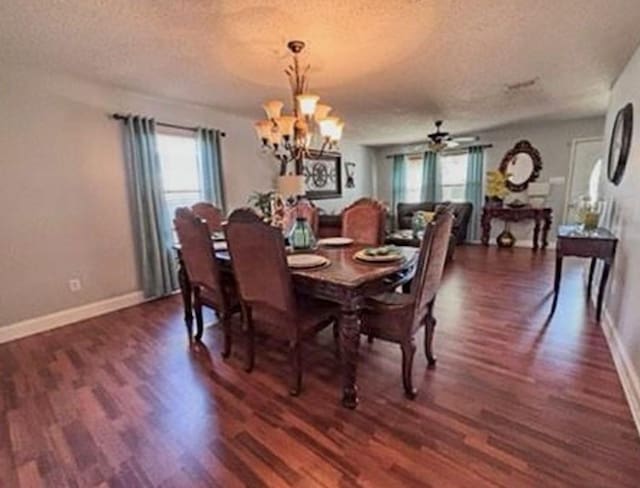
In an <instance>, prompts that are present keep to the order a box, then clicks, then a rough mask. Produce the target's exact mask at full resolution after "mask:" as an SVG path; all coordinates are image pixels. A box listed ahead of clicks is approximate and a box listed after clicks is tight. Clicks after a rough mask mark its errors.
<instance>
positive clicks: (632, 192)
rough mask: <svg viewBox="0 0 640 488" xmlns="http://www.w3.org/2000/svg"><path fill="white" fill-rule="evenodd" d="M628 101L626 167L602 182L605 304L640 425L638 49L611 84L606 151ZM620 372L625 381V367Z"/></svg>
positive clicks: (639, 140) (639, 125) (639, 119)
mask: <svg viewBox="0 0 640 488" xmlns="http://www.w3.org/2000/svg"><path fill="white" fill-rule="evenodd" d="M628 102H632V103H633V108H634V112H635V113H634V127H633V140H632V145H631V152H630V154H629V160H628V163H627V168H626V172H625V174H624V177H623V179H622V182H621V183H620V185H619V186H614V185H613V184H611V183H610V182H609V181H608V180H607V179H606V175H604V174H603V179H602V182H601V189H602V192H603V194H604V197H605V198H606V199H607V200H608V203H609V205H610V208H611V214H610V216H609V218H608V221H607V222H606V224H607V225H608V227H610V228H611V230H612V231H613V232H614V233H615V234H616V235H617V236H618V238H619V239H620V241H619V243H618V250H617V256H616V260H615V263H614V267H613V272H612V275H611V279H610V285H609V289H608V293H607V296H606V301H605V308H606V312H607V315H608V318H609V319H610V321H611V325H612V326H613V327H614V330H615V336H616V338H617V344H618V345H619V346H620V348H621V350H622V351H621V356H622V358H623V363H624V364H626V366H627V370H626V371H627V378H628V379H629V384H628V385H627V393H629V385H632V386H631V388H632V389H633V391H635V403H634V400H633V399H632V398H630V400H631V401H630V403H631V404H632V410H634V405H635V413H636V415H637V417H636V422H638V428H639V429H640V309H639V308H638V298H639V297H640V50H638V51H636V53H635V54H634V56H633V57H632V58H631V60H630V61H629V64H628V65H627V66H626V68H625V69H624V71H623V73H622V74H621V75H620V77H619V78H618V80H617V82H616V84H615V85H614V88H613V91H612V94H611V100H610V104H609V110H608V112H607V119H606V125H605V127H606V129H605V134H606V136H605V140H606V143H607V148H606V152H605V154H608V142H609V141H608V139H609V137H610V134H611V129H612V127H613V122H614V119H615V116H616V114H617V112H618V110H619V109H620V108H622V107H623V106H624V105H626V104H627V103H628ZM614 356H615V355H614ZM622 376H623V381H624V372H623V374H622Z"/></svg>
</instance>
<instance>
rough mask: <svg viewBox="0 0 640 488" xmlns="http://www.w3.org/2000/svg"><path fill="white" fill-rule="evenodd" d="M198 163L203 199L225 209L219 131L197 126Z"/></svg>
mask: <svg viewBox="0 0 640 488" xmlns="http://www.w3.org/2000/svg"><path fill="white" fill-rule="evenodd" d="M196 142H197V151H198V163H199V164H200V171H201V172H202V180H203V185H204V186H203V190H204V199H205V200H206V201H208V202H211V203H213V204H215V205H216V206H217V207H219V208H221V209H222V210H223V212H224V210H225V198H224V186H223V184H222V157H221V152H220V131H217V130H214V129H205V128H199V129H198V130H197V131H196Z"/></svg>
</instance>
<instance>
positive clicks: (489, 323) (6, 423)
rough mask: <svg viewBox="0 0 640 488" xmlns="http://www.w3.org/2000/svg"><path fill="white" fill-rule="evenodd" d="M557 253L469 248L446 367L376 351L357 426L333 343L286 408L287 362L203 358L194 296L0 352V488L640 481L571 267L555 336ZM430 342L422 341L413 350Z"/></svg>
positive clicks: (277, 348) (273, 346) (445, 295)
mask: <svg viewBox="0 0 640 488" xmlns="http://www.w3.org/2000/svg"><path fill="white" fill-rule="evenodd" d="M553 256H554V254H553V252H547V253H546V254H542V253H541V254H537V255H535V254H532V253H531V251H530V250H526V249H516V250H513V251H502V252H498V251H496V250H495V249H485V248H481V247H468V248H463V249H459V252H458V254H457V260H456V262H455V263H454V264H453V265H452V266H451V267H450V268H449V269H448V271H447V275H446V278H445V283H444V287H443V289H442V291H441V293H440V296H439V300H438V303H437V306H436V317H437V318H438V321H439V322H438V329H437V333H436V351H437V353H438V356H439V361H438V365H437V367H436V368H435V369H433V370H428V369H426V360H425V358H424V355H423V354H422V351H420V353H419V354H416V360H415V361H416V362H415V367H414V378H415V383H416V386H417V387H418V388H419V394H418V397H417V399H416V400H415V401H409V400H406V399H405V398H404V396H403V391H402V382H401V378H400V349H399V347H397V346H394V345H391V344H386V343H384V342H381V341H376V342H375V343H374V344H373V345H368V344H367V342H366V340H362V343H361V344H362V346H361V349H360V352H361V355H360V366H359V374H358V378H359V385H360V397H361V404H360V407H359V408H358V409H357V410H356V411H350V410H345V409H344V408H342V407H341V406H340V403H339V399H340V369H339V366H338V365H337V364H336V360H335V358H334V355H333V340H332V335H331V332H330V331H327V332H326V333H324V334H321V335H320V336H319V338H318V339H317V342H315V343H313V344H310V345H309V346H307V348H306V353H305V364H304V368H305V376H304V387H303V393H302V395H301V396H300V397H298V398H291V397H290V396H289V395H288V394H287V386H286V380H287V377H288V363H287V356H286V348H285V347H284V345H280V344H278V343H275V342H272V341H267V340H264V339H263V340H260V341H258V343H257V362H256V368H255V370H254V372H253V373H252V374H247V373H245V372H244V370H243V367H242V366H243V362H242V358H243V348H242V344H241V337H240V336H236V339H235V343H234V351H233V354H232V357H231V358H230V359H229V360H226V361H225V360H223V359H222V358H221V356H220V348H221V345H222V337H221V333H220V331H219V330H218V328H217V327H211V328H208V329H207V330H206V331H205V337H204V344H205V345H202V346H197V347H192V348H190V347H189V346H188V344H187V341H186V334H185V330H184V326H183V322H182V316H181V314H182V310H181V304H180V301H179V299H178V298H177V297H176V298H170V299H166V300H161V301H156V302H152V303H148V304H145V305H142V306H138V307H133V308H130V309H126V310H122V311H119V312H116V313H112V314H109V315H105V316H102V317H98V318H95V319H92V320H88V321H86V322H83V323H80V324H76V325H73V326H68V327H64V328H61V329H58V330H55V331H52V332H49V333H45V334H41V335H37V336H33V337H29V338H26V339H23V340H20V341H16V342H13V343H9V344H4V345H0V388H1V390H0V391H1V393H2V394H1V396H0V486H2V487H17V486H21V487H32V486H51V487H63V486H94V485H101V486H120V487H136V486H176V487H188V486H221V487H233V486H242V485H246V486H251V487H258V486H298V487H303V486H304V487H306V486H325V487H330V486H348V487H351V486H379V487H385V488H386V487H394V486H435V487H441V486H465V487H478V486H504V487H519V486H545V487H547V486H563V487H564V486H581V487H587V486H601V487H615V486H629V487H638V486H640V441H639V439H638V433H637V431H636V429H635V427H634V425H633V423H632V420H631V414H630V412H629V409H628V406H627V404H626V402H625V399H624V395H623V392H622V388H621V386H620V382H619V380H618V377H617V375H616V371H615V369H614V365H613V362H612V359H611V355H610V353H609V350H608V348H607V345H606V343H605V339H604V336H603V334H602V332H601V330H600V328H599V326H598V325H597V324H596V323H595V322H594V319H593V316H594V311H593V310H592V309H591V307H588V306H587V305H586V302H585V298H584V291H583V288H582V262H580V261H571V260H568V262H567V264H566V269H565V276H564V279H563V283H562V286H563V289H562V291H561V296H560V301H559V305H558V310H557V311H556V314H555V317H554V319H553V321H552V322H551V323H550V324H548V326H546V327H545V318H546V315H547V312H548V309H549V306H550V299H551V296H550V292H551V288H552V282H553ZM418 343H419V344H420V343H421V342H420V341H418Z"/></svg>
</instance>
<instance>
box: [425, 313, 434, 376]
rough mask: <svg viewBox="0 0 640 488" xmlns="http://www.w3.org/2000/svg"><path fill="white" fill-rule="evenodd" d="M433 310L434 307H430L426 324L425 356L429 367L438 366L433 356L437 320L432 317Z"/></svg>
mask: <svg viewBox="0 0 640 488" xmlns="http://www.w3.org/2000/svg"><path fill="white" fill-rule="evenodd" d="M432 309H433V306H430V307H429V313H428V315H427V318H426V320H425V324H424V325H425V327H424V355H425V356H426V357H427V363H428V364H429V367H433V366H435V365H436V357H435V355H434V354H433V336H434V334H435V331H436V319H435V317H434V316H433V315H432Z"/></svg>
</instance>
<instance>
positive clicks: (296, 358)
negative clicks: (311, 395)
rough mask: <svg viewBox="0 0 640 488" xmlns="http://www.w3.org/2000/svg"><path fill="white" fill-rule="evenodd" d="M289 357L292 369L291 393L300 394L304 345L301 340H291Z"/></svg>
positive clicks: (292, 394)
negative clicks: (302, 345)
mask: <svg viewBox="0 0 640 488" xmlns="http://www.w3.org/2000/svg"><path fill="white" fill-rule="evenodd" d="M289 358H290V361H291V370H292V371H291V374H292V376H291V385H290V387H289V394H290V395H291V396H298V395H299V394H300V390H301V389H302V347H301V343H300V341H291V342H290V343H289Z"/></svg>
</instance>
